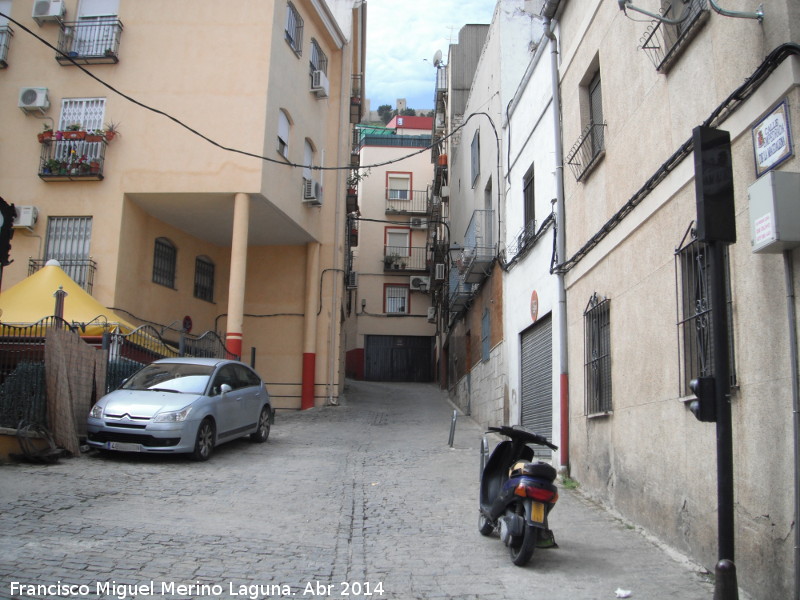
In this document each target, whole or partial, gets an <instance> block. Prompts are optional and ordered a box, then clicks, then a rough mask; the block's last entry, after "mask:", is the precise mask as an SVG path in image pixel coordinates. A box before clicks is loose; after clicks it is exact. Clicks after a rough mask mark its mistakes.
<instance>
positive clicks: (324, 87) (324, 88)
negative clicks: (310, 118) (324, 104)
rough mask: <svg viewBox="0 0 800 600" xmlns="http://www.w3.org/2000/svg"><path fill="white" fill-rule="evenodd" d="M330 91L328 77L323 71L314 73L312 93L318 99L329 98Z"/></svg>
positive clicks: (312, 75)
mask: <svg viewBox="0 0 800 600" xmlns="http://www.w3.org/2000/svg"><path fill="white" fill-rule="evenodd" d="M329 90H330V85H329V84H328V76H327V75H325V73H323V72H322V71H314V72H313V73H312V74H311V91H312V92H314V93H315V94H316V95H317V98H327V97H328V91H329Z"/></svg>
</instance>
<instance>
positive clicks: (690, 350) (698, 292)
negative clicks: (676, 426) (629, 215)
mask: <svg viewBox="0 0 800 600" xmlns="http://www.w3.org/2000/svg"><path fill="white" fill-rule="evenodd" d="M675 256H676V268H677V269H678V270H679V275H678V277H677V281H678V285H679V286H680V287H679V289H678V298H679V301H680V307H679V314H680V320H679V322H678V334H679V335H678V337H679V339H680V342H681V343H680V354H681V365H682V370H683V373H682V376H681V390H680V393H681V395H682V396H688V395H690V394H691V391H690V390H689V382H690V381H691V380H692V379H695V378H697V377H707V376H708V377H710V376H713V375H714V343H713V339H714V338H713V336H712V331H711V281H710V275H711V274H710V257H709V253H708V245H707V244H705V243H704V242H701V241H699V240H696V239H692V240H691V241H689V242H688V243H687V244H686V245H684V246H683V247H682V248H680V249H678V250H677V252H676V255H675ZM723 269H724V271H725V289H726V296H727V297H726V301H727V303H728V340H729V363H730V375H731V382H730V384H731V385H735V384H736V373H735V370H734V364H735V363H734V353H733V317H732V311H731V310H730V308H731V289H730V265H729V262H728V253H727V248H726V250H725V259H724V266H723Z"/></svg>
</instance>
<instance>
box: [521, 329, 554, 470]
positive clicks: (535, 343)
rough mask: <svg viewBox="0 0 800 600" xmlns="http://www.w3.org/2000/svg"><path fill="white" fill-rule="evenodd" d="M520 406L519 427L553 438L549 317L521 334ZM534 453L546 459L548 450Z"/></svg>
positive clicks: (551, 343) (549, 452)
mask: <svg viewBox="0 0 800 600" xmlns="http://www.w3.org/2000/svg"><path fill="white" fill-rule="evenodd" d="M521 337H522V354H521V360H522V365H521V369H520V371H521V374H522V382H521V396H522V397H521V403H522V419H521V421H522V425H523V427H527V428H528V429H530V430H531V431H535V432H536V433H538V434H541V435H543V436H545V437H546V438H547V439H548V440H549V439H552V437H553V351H552V350H553V325H552V320H551V318H550V315H547V316H546V317H543V318H542V319H540V320H539V321H538V322H537V323H536V324H535V325H533V326H532V327H530V328H529V329H527V330H526V331H524V332H523V333H522V336H521ZM536 453H537V454H539V455H542V456H550V455H551V454H552V452H551V451H550V449H549V448H538V447H537V448H536Z"/></svg>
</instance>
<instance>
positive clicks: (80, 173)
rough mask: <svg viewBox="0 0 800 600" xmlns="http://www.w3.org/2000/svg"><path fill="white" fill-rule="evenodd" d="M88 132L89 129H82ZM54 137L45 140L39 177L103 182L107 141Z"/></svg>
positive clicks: (90, 138)
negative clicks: (59, 138)
mask: <svg viewBox="0 0 800 600" xmlns="http://www.w3.org/2000/svg"><path fill="white" fill-rule="evenodd" d="M79 133H85V132H79ZM92 139H95V138H92V137H88V136H87V137H85V138H84V139H75V140H64V139H62V140H56V139H52V140H49V141H45V142H43V143H42V145H41V146H42V152H41V155H40V158H39V178H40V179H42V181H102V179H103V164H104V162H105V156H106V142H105V139H104V138H102V137H100V138H99V141H87V140H92Z"/></svg>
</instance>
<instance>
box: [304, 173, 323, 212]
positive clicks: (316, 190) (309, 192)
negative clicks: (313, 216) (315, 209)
mask: <svg viewBox="0 0 800 600" xmlns="http://www.w3.org/2000/svg"><path fill="white" fill-rule="evenodd" d="M303 202H305V203H306V204H311V205H313V206H320V205H321V204H322V186H321V185H320V183H319V181H314V180H313V179H304V180H303Z"/></svg>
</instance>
